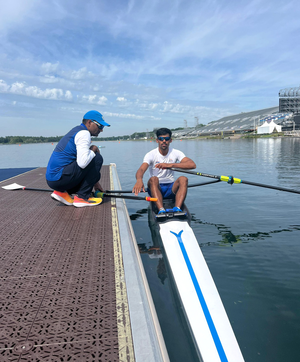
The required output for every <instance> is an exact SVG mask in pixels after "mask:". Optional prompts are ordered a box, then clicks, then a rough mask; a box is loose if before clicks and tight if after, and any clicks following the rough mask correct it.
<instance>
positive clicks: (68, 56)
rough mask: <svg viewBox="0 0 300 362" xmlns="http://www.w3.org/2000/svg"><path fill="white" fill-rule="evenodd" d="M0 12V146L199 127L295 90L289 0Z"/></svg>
mask: <svg viewBox="0 0 300 362" xmlns="http://www.w3.org/2000/svg"><path fill="white" fill-rule="evenodd" d="M0 2H1V12H0V47H1V51H0V122H1V131H0V136H8V135H24V136H30V135H33V136H40V135H43V136H52V135H54V136H55V135H63V134H65V133H66V132H67V131H68V130H69V129H70V128H72V127H73V126H75V125H77V124H79V123H80V122H81V120H82V117H83V115H84V114H85V113H86V112H87V111H89V110H92V109H96V110H98V111H99V112H101V113H102V114H103V116H104V119H105V120H106V121H107V122H108V123H110V124H111V127H110V128H108V127H106V128H105V131H104V133H103V135H106V136H113V135H115V136H117V135H124V134H132V133H133V132H135V131H137V132H141V131H146V130H152V129H153V128H154V127H159V126H160V127H169V128H175V127H182V126H183V125H184V120H186V121H187V124H188V126H194V125H195V117H198V119H199V122H200V123H204V124H206V123H208V122H210V121H213V120H217V119H219V118H221V117H224V116H228V115H231V114H236V113H239V112H246V111H252V110H257V109H261V108H268V107H273V106H276V105H278V92H279V90H280V89H282V88H286V87H296V86H299V84H300V81H299V76H300V59H299V56H300V51H299V38H300V21H299V15H300V2H299V1H296V0H292V1H288V0H287V1H281V0H253V1H252V0H249V1H240V0H239V1H237V0H233V1H225V0H202V1H201V0H197V1H196V0H195V1H192V0H185V1H180V0H160V1H158V0H148V1H145V0H136V1H135V0H133V1H126V0H110V1H109V0H101V1H100V0H93V1H92V0H85V1H83V0H47V1H38V0H12V1H4V0H0Z"/></svg>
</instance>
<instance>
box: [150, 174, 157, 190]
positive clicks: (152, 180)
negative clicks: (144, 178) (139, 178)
mask: <svg viewBox="0 0 300 362" xmlns="http://www.w3.org/2000/svg"><path fill="white" fill-rule="evenodd" d="M153 186H157V187H158V186H159V179H158V177H156V176H152V177H150V179H149V181H148V187H149V188H151V187H153Z"/></svg>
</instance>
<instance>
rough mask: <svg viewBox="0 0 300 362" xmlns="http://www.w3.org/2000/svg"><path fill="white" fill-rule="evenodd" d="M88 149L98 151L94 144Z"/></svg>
mask: <svg viewBox="0 0 300 362" xmlns="http://www.w3.org/2000/svg"><path fill="white" fill-rule="evenodd" d="M90 150H92V151H93V152H95V153H100V151H99V148H98V147H97V146H95V145H92V146H91V147H90Z"/></svg>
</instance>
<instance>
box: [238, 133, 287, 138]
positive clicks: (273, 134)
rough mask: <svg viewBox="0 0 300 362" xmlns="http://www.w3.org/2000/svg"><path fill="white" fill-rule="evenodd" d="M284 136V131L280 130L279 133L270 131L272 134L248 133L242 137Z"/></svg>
mask: <svg viewBox="0 0 300 362" xmlns="http://www.w3.org/2000/svg"><path fill="white" fill-rule="evenodd" d="M283 136H284V133H283V132H279V133H275V132H273V133H270V134H256V133H255V134H253V133H252V134H247V135H244V136H243V137H241V138H274V137H283Z"/></svg>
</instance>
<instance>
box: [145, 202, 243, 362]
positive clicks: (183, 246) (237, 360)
mask: <svg viewBox="0 0 300 362" xmlns="http://www.w3.org/2000/svg"><path fill="white" fill-rule="evenodd" d="M166 208H168V205H166ZM170 208H171V207H170ZM155 211H156V210H155V207H154V206H152V213H151V214H152V216H151V218H152V220H151V222H150V225H152V227H153V226H154V227H156V228H158V231H159V234H160V237H161V241H162V244H163V247H164V251H165V254H166V257H167V260H168V263H169V266H170V269H171V272H172V274H173V277H174V281H175V285H176V288H177V291H178V294H179V297H180V300H181V303H182V305H183V310H184V313H185V315H186V318H187V322H188V324H189V327H190V330H191V334H192V336H193V338H194V342H195V345H196V348H197V349H198V353H199V355H200V358H201V360H203V362H225V361H226V362H227V361H228V362H242V361H244V358H243V356H242V353H241V350H240V347H239V345H238V343H237V340H236V337H235V335H234V332H233V330H232V327H231V324H230V321H229V319H228V317H227V314H226V311H225V308H224V306H223V303H222V301H221V298H220V295H219V293H218V290H217V288H216V285H215V283H214V280H213V278H212V276H211V273H210V271H209V269H208V266H207V264H206V261H205V259H204V257H203V254H202V252H201V249H200V247H199V244H198V241H197V239H196V237H195V235H194V232H193V230H192V228H191V227H190V225H189V220H190V216H189V212H188V209H187V208H186V207H184V210H183V213H178V214H177V213H173V212H172V211H170V212H168V213H167V215H166V216H165V217H160V215H156V214H155ZM157 216H158V217H157Z"/></svg>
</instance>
